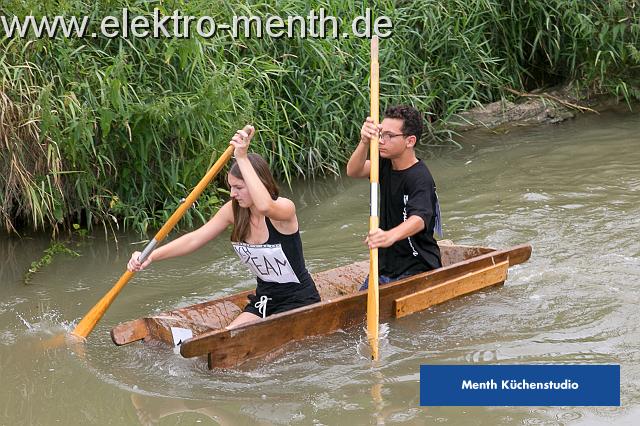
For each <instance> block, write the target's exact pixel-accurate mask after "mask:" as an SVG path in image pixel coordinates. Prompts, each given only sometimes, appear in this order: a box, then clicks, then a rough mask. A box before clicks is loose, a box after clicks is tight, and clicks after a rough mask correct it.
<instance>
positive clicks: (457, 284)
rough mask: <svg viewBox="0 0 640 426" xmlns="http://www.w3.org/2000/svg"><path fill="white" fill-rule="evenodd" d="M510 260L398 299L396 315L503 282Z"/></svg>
mask: <svg viewBox="0 0 640 426" xmlns="http://www.w3.org/2000/svg"><path fill="white" fill-rule="evenodd" d="M508 269H509V261H508V260H505V261H502V262H500V263H497V264H496V265H492V266H487V267H485V268H482V269H479V270H477V271H473V272H469V273H468V274H466V275H463V276H461V277H458V278H454V279H451V280H448V281H445V282H443V283H441V284H438V285H435V286H433V287H430V288H427V289H424V290H421V291H418V292H416V293H413V294H409V295H407V296H403V297H400V298H398V299H396V300H395V301H394V302H395V316H396V318H401V317H404V316H406V315H409V314H412V313H414V312H418V311H422V310H423V309H427V308H428V307H430V306H433V305H437V304H438V303H442V302H445V301H447V300H450V299H453V298H455V297H459V296H462V295H464V294H468V293H472V292H474V291H477V290H480V289H481V288H485V287H488V286H492V285H496V284H502V283H504V281H505V280H506V279H507V270H508Z"/></svg>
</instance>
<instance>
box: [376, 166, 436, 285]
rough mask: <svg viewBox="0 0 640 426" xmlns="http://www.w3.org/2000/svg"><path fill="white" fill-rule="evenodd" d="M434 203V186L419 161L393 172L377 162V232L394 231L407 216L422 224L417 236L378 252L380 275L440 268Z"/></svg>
mask: <svg viewBox="0 0 640 426" xmlns="http://www.w3.org/2000/svg"><path fill="white" fill-rule="evenodd" d="M436 203H437V196H436V184H435V182H434V181H433V177H432V176H431V172H429V169H428V168H427V166H426V165H425V164H424V163H423V162H422V160H418V162H417V163H415V164H414V165H412V166H411V167H409V168H408V169H405V170H393V168H392V166H391V160H388V159H385V158H381V159H380V229H382V230H385V231H386V230H389V229H391V228H394V227H396V226H398V225H400V224H401V223H402V222H404V221H405V220H407V219H408V218H409V217H410V216H419V217H421V218H422V220H423V221H424V225H425V227H424V229H423V230H422V231H420V232H418V233H417V234H415V235H412V236H411V237H409V238H405V239H403V240H400V241H397V242H396V243H395V244H393V245H392V246H391V247H388V248H380V249H378V254H379V259H380V264H379V273H380V275H387V276H389V277H392V278H395V277H398V276H399V275H413V274H417V273H420V272H424V271H430V270H432V269H436V268H439V267H440V266H442V263H441V261H440V249H439V248H438V243H437V242H436V240H435V238H434V237H433V232H434V228H435V223H436V212H437V206H436Z"/></svg>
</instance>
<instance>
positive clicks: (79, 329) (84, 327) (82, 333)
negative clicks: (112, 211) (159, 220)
mask: <svg viewBox="0 0 640 426" xmlns="http://www.w3.org/2000/svg"><path fill="white" fill-rule="evenodd" d="M244 130H247V129H246V127H245V129H244ZM233 150H234V148H233V145H229V147H228V148H227V149H226V150H225V151H224V152H223V153H222V155H221V156H220V158H218V161H216V162H215V164H214V165H213V166H211V168H210V169H209V171H208V172H207V174H206V175H204V177H203V178H202V179H201V180H200V182H199V183H198V185H196V187H195V188H194V189H193V191H191V193H190V194H189V196H188V197H187V198H186V200H185V201H184V202H183V203H182V204H180V206H179V207H178V208H177V209H176V211H175V212H173V214H172V215H171V217H170V218H169V220H167V222H166V223H165V224H164V225H163V226H162V228H160V230H159V231H158V232H157V233H156V235H155V237H153V239H152V240H151V241H150V242H149V244H147V246H146V247H145V248H144V250H143V251H142V253H141V254H140V256H139V257H138V260H139V261H140V262H141V263H142V262H144V261H145V260H147V258H148V257H149V255H150V254H151V252H152V251H153V250H154V249H155V248H156V246H157V245H158V244H159V243H160V242H162V240H164V239H165V237H166V236H167V234H169V232H171V230H172V229H173V227H174V226H176V223H178V221H179V220H180V219H181V218H182V216H184V214H185V212H186V211H187V210H188V209H189V208H190V207H191V206H192V205H193V203H195V201H196V200H197V199H198V197H199V196H200V194H202V191H204V189H205V188H206V187H207V185H209V182H211V181H212V180H213V179H214V178H215V177H216V175H217V174H218V173H219V172H220V170H221V169H222V168H223V167H224V165H225V164H227V162H228V161H229V159H230V158H231V155H232V154H233ZM134 275H135V272H132V271H129V270H127V271H125V273H124V274H122V276H121V277H120V279H119V280H118V282H117V283H116V284H115V285H114V286H113V288H112V289H111V290H109V292H108V293H107V294H105V295H104V296H103V297H102V299H100V301H99V302H98V303H96V304H95V306H94V307H93V308H91V310H90V311H89V312H87V314H86V315H85V316H84V318H82V320H81V321H80V322H79V323H78V325H77V326H76V328H75V329H74V330H73V331H72V332H71V334H73V335H75V336H78V337H82V338H86V337H87V336H88V335H89V333H91V331H92V330H93V329H94V327H95V326H96V324H97V323H98V321H100V318H102V316H103V315H104V313H105V312H106V311H107V309H109V306H111V303H113V301H114V300H115V298H116V296H118V293H120V291H121V290H122V288H123V287H124V286H125V285H126V284H127V283H128V282H129V280H130V279H131V278H132V277H133V276H134Z"/></svg>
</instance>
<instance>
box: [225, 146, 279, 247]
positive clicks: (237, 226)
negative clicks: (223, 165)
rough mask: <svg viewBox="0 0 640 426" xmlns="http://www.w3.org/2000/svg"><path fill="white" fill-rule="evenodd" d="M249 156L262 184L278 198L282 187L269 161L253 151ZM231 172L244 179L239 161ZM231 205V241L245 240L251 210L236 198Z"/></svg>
mask: <svg viewBox="0 0 640 426" xmlns="http://www.w3.org/2000/svg"><path fill="white" fill-rule="evenodd" d="M248 158H249V162H250V163H251V166H253V170H255V171H256V174H257V175H258V177H259V178H260V181H262V184H263V185H264V186H265V188H267V191H268V192H269V195H271V198H272V199H274V200H276V199H278V195H279V194H280V189H279V188H278V184H276V180H275V179H274V178H273V175H272V174H271V170H269V165H268V164H267V162H266V161H265V160H264V158H262V157H261V156H260V155H259V154H255V153H253V152H252V153H249V154H248ZM229 174H230V175H232V176H233V177H236V178H238V179H242V180H244V179H243V178H242V173H240V167H238V163H233V165H232V166H231V170H229ZM231 207H232V208H233V231H231V241H236V242H243V241H245V240H246V239H247V237H248V236H249V232H250V230H251V221H250V218H251V211H250V210H249V209H248V208H245V207H240V206H239V205H238V202H237V201H236V200H235V199H233V200H232V201H231Z"/></svg>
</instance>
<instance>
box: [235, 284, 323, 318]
mask: <svg viewBox="0 0 640 426" xmlns="http://www.w3.org/2000/svg"><path fill="white" fill-rule="evenodd" d="M261 301H262V303H261ZM265 301H266V309H263V308H262V307H261V305H262V304H264V302H265ZM319 301H320V295H319V294H318V290H317V289H316V286H315V285H314V284H313V283H311V285H307V286H304V287H302V288H301V284H299V283H292V284H274V283H265V284H264V285H258V288H257V289H256V294H250V295H249V303H248V304H247V306H245V307H244V312H249V313H252V314H254V315H257V316H259V317H260V318H263V317H265V316H266V317H268V316H269V315H273V314H279V313H280V312H285V311H290V310H291V309H295V308H300V307H302V306H307V305H311V304H313V303H317V302H319ZM256 305H258V306H256ZM265 314H266V315H265Z"/></svg>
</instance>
